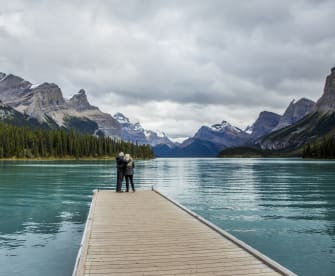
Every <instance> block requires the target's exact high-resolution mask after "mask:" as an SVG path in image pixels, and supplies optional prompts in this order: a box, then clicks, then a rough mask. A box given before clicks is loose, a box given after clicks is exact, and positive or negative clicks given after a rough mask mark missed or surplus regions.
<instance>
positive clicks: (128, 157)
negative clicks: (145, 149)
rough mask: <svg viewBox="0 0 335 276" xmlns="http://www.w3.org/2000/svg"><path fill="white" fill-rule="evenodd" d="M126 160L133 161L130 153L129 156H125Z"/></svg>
mask: <svg viewBox="0 0 335 276" xmlns="http://www.w3.org/2000/svg"><path fill="white" fill-rule="evenodd" d="M124 159H126V160H132V158H131V156H130V154H129V153H127V154H126V155H125V157H124Z"/></svg>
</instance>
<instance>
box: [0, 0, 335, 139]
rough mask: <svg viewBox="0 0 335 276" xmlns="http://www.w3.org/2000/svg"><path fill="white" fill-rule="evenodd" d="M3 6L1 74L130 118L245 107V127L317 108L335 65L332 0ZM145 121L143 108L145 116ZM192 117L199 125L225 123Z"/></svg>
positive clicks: (15, 0) (37, 0)
mask: <svg viewBox="0 0 335 276" xmlns="http://www.w3.org/2000/svg"><path fill="white" fill-rule="evenodd" d="M0 7H1V8H0V67H1V71H5V72H11V73H14V74H18V75H21V76H23V77H25V78H27V79H29V80H31V81H32V82H35V83H39V82H42V81H49V82H56V83H57V84H59V85H60V87H61V88H62V89H63V91H64V93H65V95H66V96H67V97H69V96H71V95H72V94H74V93H75V92H77V91H78V90H79V89H80V88H85V89H86V90H87V91H88V95H89V98H90V99H91V101H92V103H93V104H95V105H98V104H99V103H102V104H104V103H103V100H102V99H104V100H106V101H107V102H108V99H110V100H111V102H110V103H109V106H107V105H106V104H104V108H105V109H110V110H111V109H114V111H118V110H115V109H116V108H117V106H116V105H115V102H114V101H113V100H116V102H117V103H118V104H120V105H122V106H123V107H125V109H127V108H126V106H128V107H132V108H133V107H134V106H136V105H139V106H144V105H146V104H147V103H148V102H155V103H166V102H172V103H175V104H176V105H177V106H183V105H186V106H188V108H189V110H192V109H191V107H192V106H193V107H195V106H198V109H200V110H202V111H203V112H205V110H206V107H208V106H211V108H213V110H215V112H217V110H220V109H222V107H226V109H225V110H226V111H227V112H229V108H231V107H232V106H238V107H239V109H244V110H246V112H245V113H239V114H236V118H231V120H233V121H235V122H237V123H239V124H242V125H243V120H244V121H245V122H249V121H250V119H249V116H247V114H254V117H256V116H257V114H256V113H257V112H256V111H255V110H258V112H260V111H262V110H263V109H268V110H283V109H284V108H285V107H286V105H287V104H288V103H289V102H290V100H291V99H293V98H299V97H302V96H306V97H309V98H311V99H313V100H316V99H317V98H318V97H319V96H320V94H321V92H322V86H323V81H324V78H325V76H326V74H327V73H328V71H329V68H330V67H332V66H333V65H334V58H335V48H334V47H333V45H334V44H335V29H334V28H333V26H334V23H335V18H334V16H333V11H334V10H335V2H334V1H331V0H329V1H326V0H325V1H313V0H297V1H289V0H283V1H276V0H254V1H221V0H209V1H194V0H192V1H191V0H171V1H164V0H151V1H149V0H146V1H145V0H142V1H141V0H133V1H121V0H112V1H107V0H101V1H89V0H86V1H79V0H74V1H65V0H60V1H42V0H34V1H33V0H31V1H29V0H28V1H23V0H22V1H20V0H12V1H4V0H0ZM150 106H151V105H150ZM199 106H202V107H203V108H199ZM213 106H216V107H213ZM151 107H152V106H151ZM162 108H163V107H162ZM166 108H168V107H166ZM154 110H155V109H154ZM248 110H249V111H250V112H247V111H248ZM111 112H112V113H113V110H111ZM145 112H146V111H141V109H136V113H137V115H138V117H141V116H142V114H144V113H145ZM159 112H160V111H158V110H155V113H152V112H151V115H152V116H153V119H152V120H154V118H155V117H157V116H158V115H157V114H158V113H159ZM185 112H186V111H185ZM178 114H179V113H178ZM180 116H182V117H183V115H181V114H180ZM194 116H195V117H194V119H193V120H194V126H195V125H196V124H197V123H198V124H199V125H200V124H202V123H209V121H208V120H210V119H216V120H219V117H220V116H221V117H223V118H224V117H225V116H224V114H222V115H220V116H215V118H214V117H211V118H209V117H208V118H207V119H208V120H203V118H202V117H203V116H204V115H202V114H201V113H195V114H194ZM243 116H245V117H243ZM243 118H244V119H243ZM143 119H144V120H145V121H146V122H147V123H148V125H150V122H149V121H150V119H149V118H148V117H145V118H143ZM254 119H255V118H254ZM160 120H161V122H163V123H162V124H161V127H162V128H163V129H164V122H165V124H166V127H167V130H168V129H171V131H172V126H171V125H172V123H171V122H168V121H167V120H164V118H161V119H160ZM152 124H153V125H155V122H153V123H152ZM192 125H193V124H192ZM158 126H159V125H158ZM172 132H173V133H174V135H175V134H176V130H175V129H174V130H173V131H172ZM190 132H191V131H190V130H188V135H190V134H191V133H190ZM185 134H186V133H182V135H185Z"/></svg>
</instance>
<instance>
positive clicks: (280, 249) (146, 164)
mask: <svg viewBox="0 0 335 276" xmlns="http://www.w3.org/2000/svg"><path fill="white" fill-rule="evenodd" d="M114 166H115V162H113V161H62V162H52V161H50V162H39V161H35V162H23V161H20V162H8V161H5V162H0V174H1V179H0V222H1V223H0V275H2V274H3V275H9V274H16V275H27V274H28V275H44V274H48V275H50V276H52V275H70V274H71V271H72V268H73V264H74V260H75V257H76V253H77V249H78V247H79V242H80V239H81V235H82V231H83V227H84V223H85V220H86V216H87V212H88V207H89V203H90V200H91V195H92V190H93V189H96V188H103V189H110V188H114V186H115V169H114ZM334 168H335V162H332V161H322V162H319V161H302V160H295V159H286V160H285V159H195V158H193V159H156V160H148V161H137V162H136V177H135V185H136V186H137V187H138V188H145V189H149V188H150V187H151V186H152V185H156V186H157V187H158V188H159V189H160V190H161V191H162V192H163V193H166V194H168V195H169V196H171V197H172V198H174V199H176V200H177V201H179V202H180V203H182V204H184V205H186V206H187V207H189V208H190V209H192V210H193V211H195V212H197V213H199V214H201V215H202V216H204V217H205V218H207V219H209V220H210V221H212V222H214V223H215V224H217V225H219V226H221V227H222V228H224V229H226V230H228V231H230V232H231V233H233V234H234V235H236V236H238V237H239V238H241V239H242V240H244V241H246V242H247V243H249V244H251V245H252V246H254V247H256V248H257V249H259V250H260V251H262V252H263V253H265V254H267V255H269V256H270V257H272V258H274V259H275V260H277V261H279V262H280V263H282V264H284V265H285V266H287V267H289V268H290V269H292V270H293V271H295V272H297V273H298V274H300V275H333V271H335V264H334V260H335V253H334V248H335V186H334V184H333V183H334V182H335V181H334V180H335V170H334ZM321 263H322V271H321V272H320V264H321ZM59 264H62V265H59ZM27 272H28V273H27Z"/></svg>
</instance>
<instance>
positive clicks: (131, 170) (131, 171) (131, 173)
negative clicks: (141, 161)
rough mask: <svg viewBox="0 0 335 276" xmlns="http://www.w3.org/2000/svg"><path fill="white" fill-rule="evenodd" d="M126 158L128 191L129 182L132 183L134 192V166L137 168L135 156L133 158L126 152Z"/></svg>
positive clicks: (127, 189) (127, 187) (127, 188)
mask: <svg viewBox="0 0 335 276" xmlns="http://www.w3.org/2000/svg"><path fill="white" fill-rule="evenodd" d="M125 160H126V161H127V164H126V174H125V176H126V192H129V182H130V184H131V188H132V190H133V192H135V187H134V179H133V177H134V168H135V162H134V160H133V158H131V156H130V154H128V153H127V154H126V156H125Z"/></svg>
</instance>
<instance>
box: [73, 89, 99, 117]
mask: <svg viewBox="0 0 335 276" xmlns="http://www.w3.org/2000/svg"><path fill="white" fill-rule="evenodd" d="M68 103H69V105H70V106H71V107H72V108H74V109H75V110H77V111H79V112H82V111H86V110H93V109H98V108H97V107H95V106H93V105H91V104H90V103H89V102H88V100H87V96H86V91H85V90H84V89H80V90H79V91H78V93H77V94H75V95H73V97H72V98H71V99H70V100H69V101H68Z"/></svg>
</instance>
